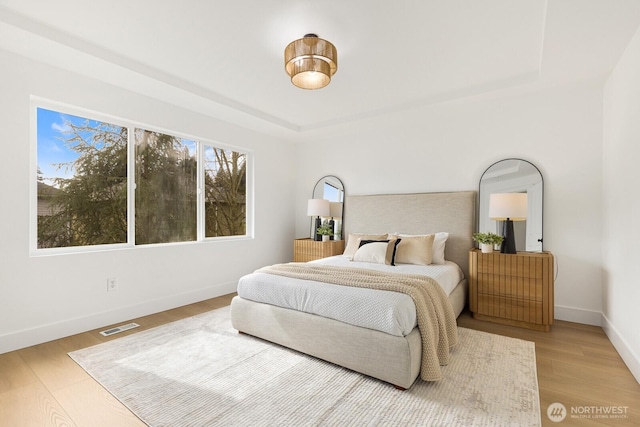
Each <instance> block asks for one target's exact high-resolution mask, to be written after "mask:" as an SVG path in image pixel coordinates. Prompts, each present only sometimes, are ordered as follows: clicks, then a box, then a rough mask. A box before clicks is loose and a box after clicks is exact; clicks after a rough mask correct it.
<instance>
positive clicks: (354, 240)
mask: <svg viewBox="0 0 640 427" xmlns="http://www.w3.org/2000/svg"><path fill="white" fill-rule="evenodd" d="M386 238H387V235H386V234H363V233H349V238H348V239H347V246H346V247H345V248H344V253H343V255H344V256H348V257H349V258H353V256H354V255H355V253H356V251H357V250H358V247H359V246H360V240H385V239H386Z"/></svg>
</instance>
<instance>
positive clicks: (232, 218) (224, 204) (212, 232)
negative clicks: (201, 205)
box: [204, 145, 247, 237]
mask: <svg viewBox="0 0 640 427" xmlns="http://www.w3.org/2000/svg"><path fill="white" fill-rule="evenodd" d="M246 160H247V156H246V154H244V153H239V152H236V151H231V150H223V149H220V148H215V147H212V146H210V145H205V146H204V162H205V164H204V169H205V237H216V236H244V235H245V234H246V225H247V220H246V211H247V209H246V207H247V168H246Z"/></svg>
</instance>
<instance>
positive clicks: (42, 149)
mask: <svg viewBox="0 0 640 427" xmlns="http://www.w3.org/2000/svg"><path fill="white" fill-rule="evenodd" d="M65 119H66V120H68V121H70V122H72V123H74V124H82V123H84V121H85V119H84V118H81V117H78V116H72V115H70V114H63V113H59V112H56V111H51V110H47V109H44V108H38V109H37V156H38V168H39V169H40V171H41V172H42V176H43V178H44V182H45V183H46V184H49V185H54V186H55V184H54V182H53V181H52V178H69V177H71V176H73V170H67V168H65V167H64V166H63V167H61V168H58V167H57V166H56V164H58V163H69V162H73V161H74V160H76V159H77V158H78V153H76V152H75V151H73V150H71V149H69V148H68V147H67V145H66V144H65V143H64V141H63V140H61V139H60V138H61V137H62V136H64V133H63V132H64V131H65V129H66V127H65Z"/></svg>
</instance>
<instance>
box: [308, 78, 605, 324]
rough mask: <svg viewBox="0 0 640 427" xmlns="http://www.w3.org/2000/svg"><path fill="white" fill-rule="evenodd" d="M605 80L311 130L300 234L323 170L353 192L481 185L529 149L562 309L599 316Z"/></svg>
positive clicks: (560, 315)
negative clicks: (488, 173)
mask: <svg viewBox="0 0 640 427" xmlns="http://www.w3.org/2000/svg"><path fill="white" fill-rule="evenodd" d="M602 85H603V82H602V81H598V82H591V83H584V84H581V85H578V86H571V87H559V88H553V89H548V90H546V91H542V92H537V93H533V94H527V95H520V96H507V95H506V94H505V96H502V97H499V96H494V97H493V98H487V97H484V98H482V99H469V100H465V101H460V102H456V103H448V104H443V105H438V106H431V107H424V108H421V109H416V110H412V111H407V112H403V113H397V114H393V115H390V116H387V117H381V118H376V119H372V120H367V121H361V122H358V123H356V124H355V125H351V126H342V127H339V128H335V129H331V130H330V131H325V132H318V133H316V134H310V135H305V137H306V138H307V139H308V140H309V141H308V142H306V143H305V144H302V145H300V146H298V147H297V161H298V188H297V193H296V212H297V214H296V220H297V226H296V236H297V237H303V236H306V235H307V233H308V229H309V226H308V221H309V219H308V218H307V217H305V212H304V209H305V201H306V199H307V198H309V196H310V194H311V190H312V188H313V185H314V184H315V181H316V180H317V179H318V178H319V177H321V176H322V175H325V174H334V175H336V176H338V177H340V178H341V179H342V180H343V181H344V184H345V187H346V192H347V194H375V193H395V192H400V193H409V192H428V191H449V190H476V191H477V189H478V181H479V180H480V177H481V175H482V173H483V172H484V170H485V169H486V168H487V167H489V166H490V165H491V164H492V163H493V162H495V161H497V160H500V159H504V158H509V157H519V158H523V159H526V160H529V161H530V162H532V163H533V164H535V165H536V166H537V167H538V168H539V169H540V170H541V172H542V175H543V178H544V186H545V188H544V191H545V194H544V248H545V250H548V251H551V252H552V253H553V254H554V255H555V256H556V259H557V262H558V267H559V269H558V270H557V271H558V276H557V280H556V286H555V304H556V318H557V319H564V320H572V321H578V322H583V323H590V324H597V325H599V324H600V320H601V315H600V313H601V310H602V300H601V294H602V289H601V280H602V279H601V277H602V273H601V251H600V243H601V237H600V236H601V224H602V221H601V220H602V215H601V207H600V206H601V199H602V197H601V191H602V169H601V158H600V154H601V146H602V145H601V144H602ZM345 209H346V210H347V211H348V209H349V207H348V206H346V207H345ZM348 227H349V225H348V220H347V223H346V224H345V228H346V229H347V230H348ZM400 231H401V230H400Z"/></svg>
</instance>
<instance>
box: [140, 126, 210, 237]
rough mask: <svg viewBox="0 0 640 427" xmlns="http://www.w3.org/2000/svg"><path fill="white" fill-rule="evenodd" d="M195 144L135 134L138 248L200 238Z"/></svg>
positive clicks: (143, 133) (156, 133)
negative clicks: (198, 230) (151, 244)
mask: <svg viewBox="0 0 640 427" xmlns="http://www.w3.org/2000/svg"><path fill="white" fill-rule="evenodd" d="M196 147H197V143H196V142H195V141H190V140H187V139H183V138H179V137H176V136H172V135H165V134H162V133H158V132H152V131H148V130H144V129H136V130H135V148H136V165H135V168H136V203H135V215H136V233H135V234H136V244H137V245H144V244H149V243H169V242H186V241H194V240H196V238H197V226H196V222H197V196H196V188H197V179H196V177H197V172H198V170H197V160H196Z"/></svg>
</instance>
